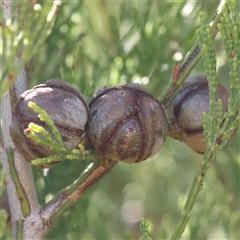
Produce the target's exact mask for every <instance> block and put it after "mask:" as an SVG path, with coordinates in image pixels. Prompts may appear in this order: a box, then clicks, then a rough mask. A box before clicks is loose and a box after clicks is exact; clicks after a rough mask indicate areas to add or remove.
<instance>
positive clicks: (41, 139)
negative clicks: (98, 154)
mask: <svg viewBox="0 0 240 240" xmlns="http://www.w3.org/2000/svg"><path fill="white" fill-rule="evenodd" d="M28 105H29V107H31V108H32V109H34V111H35V112H37V113H39V115H38V117H39V119H40V120H41V121H43V122H45V123H46V124H47V126H48V127H49V128H50V132H48V131H47V130H46V129H45V128H43V127H42V126H39V125H37V124H35V123H32V122H31V123H30V124H29V125H28V129H27V130H25V135H26V136H27V137H29V138H30V139H31V140H32V141H33V142H34V143H35V144H37V145H40V146H47V147H48V148H49V150H50V151H52V152H54V153H56V154H53V155H52V156H49V157H44V158H37V159H35V160H33V161H32V162H31V163H32V164H33V165H38V164H43V163H51V162H56V161H63V160H65V159H68V160H85V159H87V158H88V155H89V151H85V149H84V146H83V145H82V144H79V145H78V147H77V148H76V149H73V150H69V149H67V148H65V147H64V143H63V141H62V137H61V135H60V133H59V131H58V129H57V127H56V126H55V124H54V122H53V121H52V120H51V118H50V117H49V116H48V114H47V113H46V112H45V111H44V110H43V109H42V108H40V107H39V106H37V104H36V103H34V102H29V104H28Z"/></svg>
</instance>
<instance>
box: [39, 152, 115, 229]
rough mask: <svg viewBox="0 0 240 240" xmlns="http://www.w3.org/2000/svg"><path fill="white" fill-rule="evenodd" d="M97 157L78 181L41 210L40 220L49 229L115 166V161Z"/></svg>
mask: <svg viewBox="0 0 240 240" xmlns="http://www.w3.org/2000/svg"><path fill="white" fill-rule="evenodd" d="M98 157H99V158H100V159H97V161H95V163H92V164H90V165H89V166H88V168H87V169H86V170H85V171H84V172H83V173H82V174H81V175H80V177H79V178H78V179H76V180H75V181H74V182H73V183H72V184H71V185H69V186H68V187H67V188H65V189H63V190H62V191H61V192H60V193H58V195H57V196H56V197H55V198H53V199H52V200H51V201H50V202H49V203H48V204H47V205H46V206H45V207H44V208H43V209H42V210H41V218H42V219H44V221H45V222H46V224H47V225H48V226H49V229H50V228H51V227H52V226H53V225H54V224H55V223H56V222H57V221H58V219H59V218H60V217H61V216H62V215H63V213H64V212H66V211H67V210H68V209H70V208H71V207H72V206H73V205H74V203H75V202H76V201H77V200H78V199H79V197H81V196H82V195H83V194H84V193H85V192H86V191H87V190H88V189H89V188H90V187H91V186H92V185H93V184H95V183H96V182H98V181H99V180H100V179H101V178H103V177H104V176H105V175H106V174H107V173H108V172H109V171H110V170H111V169H112V168H113V167H114V166H115V165H116V164H117V162H116V161H112V160H109V159H108V158H106V157H102V156H100V155H98Z"/></svg>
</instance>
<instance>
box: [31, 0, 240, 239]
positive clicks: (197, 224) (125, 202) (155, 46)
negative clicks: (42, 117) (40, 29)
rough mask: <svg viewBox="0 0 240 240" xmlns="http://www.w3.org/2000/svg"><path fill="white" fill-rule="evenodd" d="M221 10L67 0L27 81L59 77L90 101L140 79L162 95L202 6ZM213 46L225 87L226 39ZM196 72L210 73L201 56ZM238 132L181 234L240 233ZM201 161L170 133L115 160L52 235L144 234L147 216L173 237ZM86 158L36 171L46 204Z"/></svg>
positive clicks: (158, 235) (157, 235)
mask: <svg viewBox="0 0 240 240" xmlns="http://www.w3.org/2000/svg"><path fill="white" fill-rule="evenodd" d="M39 4H46V1H39ZM217 6H218V1H211V2H209V1H176V2H171V1H129V2H128V1H127V2H126V1H85V2H83V1H73V2H69V3H68V2H62V5H61V7H60V9H59V11H58V14H57V18H56V20H55V24H54V27H53V31H52V33H51V34H50V35H49V37H48V38H47V40H46V41H45V43H44V45H42V46H41V48H40V49H39V51H38V53H37V54H36V55H35V56H34V58H33V59H32V61H31V62H30V63H29V66H28V67H29V79H30V86H29V87H30V88H31V87H33V86H34V85H36V84H40V83H44V82H45V81H46V80H49V79H62V80H65V81H67V82H69V83H71V84H72V85H74V86H75V87H76V88H77V89H78V90H79V91H80V92H81V93H82V94H83V95H84V96H85V97H86V99H87V101H89V100H90V99H91V97H92V96H93V94H94V93H95V92H96V90H97V89H99V88H101V87H103V86H105V85H107V86H117V85H119V84H124V83H128V82H137V83H140V84H142V85H143V86H144V87H145V88H146V89H147V90H148V91H149V92H150V93H151V94H152V95H153V96H154V97H156V98H157V97H158V96H159V94H160V93H161V91H162V90H163V89H164V87H165V86H166V85H167V83H168V81H169V79H170V76H171V71H172V68H173V66H174V64H175V63H178V62H179V63H181V61H182V59H183V58H184V56H185V55H186V54H187V52H188V51H189V50H190V49H191V47H192V45H193V44H194V43H195V42H196V40H197V39H196V35H195V31H196V29H197V28H198V27H199V18H198V14H199V12H200V11H204V12H205V13H206V23H207V22H210V21H211V19H212V16H213V15H214V12H215V11H216V9H217ZM215 49H216V53H217V58H218V64H217V65H218V66H217V71H218V72H217V75H218V78H219V82H221V83H222V84H224V85H225V86H226V87H228V75H229V66H228V63H227V62H226V57H225V52H224V47H223V44H222V40H221V38H220V37H219V36H217V37H216V41H215ZM192 74H204V71H203V67H202V63H201V62H200V63H199V64H198V65H197V67H196V68H194V69H193V71H192ZM239 137H240V135H239V131H238V133H237V135H236V136H235V138H234V140H233V141H232V142H231V143H230V144H229V145H228V147H227V148H226V149H225V150H224V151H223V152H221V153H219V154H218V155H217V158H216V159H215V160H214V161H213V163H212V165H211V168H210V170H209V172H208V174H207V176H206V178H205V181H204V185H203V190H202V191H201V193H200V194H199V197H198V198H197V202H196V204H195V206H194V209H193V211H192V213H191V219H190V222H189V224H188V226H187V229H186V231H185V232H184V234H183V237H182V239H238V238H239V234H240V233H239V228H240V226H239ZM201 158H202V156H201V155H199V154H196V153H194V152H192V151H191V150H190V149H189V148H188V147H187V146H185V145H184V144H183V143H180V142H178V141H176V140H171V139H167V141H166V143H165V145H164V146H163V147H162V148H161V150H160V151H159V153H158V154H157V155H156V156H154V157H153V158H151V159H149V160H147V161H145V162H142V163H139V164H123V163H119V164H117V166H116V167H115V168H114V169H113V170H112V171H111V172H110V173H109V174H108V175H107V176H106V177H105V178H104V179H103V180H101V181H100V182H99V183H97V184H96V185H95V186H94V187H92V188H91V189H90V190H89V191H88V192H87V193H86V194H85V195H84V196H83V197H82V198H81V199H80V200H79V201H78V202H77V203H76V205H75V206H74V207H73V208H72V209H70V210H69V211H68V212H66V213H65V214H64V215H63V217H62V218H61V219H60V220H59V222H58V223H57V224H56V226H55V227H54V228H53V229H52V230H51V231H50V232H49V234H48V235H47V236H46V239H49V240H50V239H59V240H60V239H64V240H65V239H69V240H70V239H74V240H75V239H139V238H140V237H141V232H140V229H139V220H140V218H141V217H144V218H146V220H147V221H148V222H149V223H150V229H151V236H152V238H153V239H166V238H169V237H170V235H171V233H172V231H173V229H174V227H175V225H176V223H177V221H178V219H179V217H180V214H181V211H182V209H183V206H184V203H185V200H186V197H187V194H188V191H189V188H190V185H191V182H192V180H193V177H194V175H195V173H196V171H197V168H198V166H199V162H200V161H201ZM89 161H90V160H89ZM89 161H86V162H77V161H71V162H70V161H69V162H68V161H65V162H62V163H60V164H58V165H57V166H56V167H53V168H51V169H49V170H44V171H43V170H42V169H39V168H37V167H33V171H34V176H35V183H36V187H37V192H38V196H39V201H40V203H41V204H45V203H46V202H48V201H49V200H50V199H51V198H52V197H53V196H54V195H55V194H56V193H57V192H58V191H60V190H61V189H62V188H63V187H66V186H67V185H68V184H70V183H71V182H72V181H73V180H74V179H76V177H77V176H79V174H80V173H81V172H82V171H83V170H84V168H85V167H86V166H87V165H88V164H89Z"/></svg>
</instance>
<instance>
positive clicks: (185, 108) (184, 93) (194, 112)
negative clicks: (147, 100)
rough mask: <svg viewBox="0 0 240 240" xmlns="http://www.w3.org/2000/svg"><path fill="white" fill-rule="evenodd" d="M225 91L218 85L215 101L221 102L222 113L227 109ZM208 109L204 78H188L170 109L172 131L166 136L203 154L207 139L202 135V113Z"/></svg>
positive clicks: (206, 85) (226, 94) (205, 80)
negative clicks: (219, 100)
mask: <svg viewBox="0 0 240 240" xmlns="http://www.w3.org/2000/svg"><path fill="white" fill-rule="evenodd" d="M228 98H229V94H228V91H227V89H226V88H225V87H224V86H223V85H221V84H218V88H217V92H216V99H221V100H222V108H223V113H224V112H226V111H227V109H228V107H227V106H228ZM208 109H209V86H208V81H207V78H206V77H205V76H202V75H200V76H189V77H187V78H186V80H185V82H184V84H183V86H182V89H181V90H180V92H179V93H178V94H177V95H176V97H175V98H174V100H173V102H172V105H171V108H170V121H171V125H172V127H173V129H172V130H173V131H170V133H168V135H171V137H173V138H175V139H178V140H180V141H183V142H185V143H186V144H187V145H188V146H189V147H190V148H191V149H192V150H193V151H195V152H197V153H201V154H203V153H205V151H206V149H207V139H206V138H205V136H204V135H203V126H202V113H203V112H207V113H208Z"/></svg>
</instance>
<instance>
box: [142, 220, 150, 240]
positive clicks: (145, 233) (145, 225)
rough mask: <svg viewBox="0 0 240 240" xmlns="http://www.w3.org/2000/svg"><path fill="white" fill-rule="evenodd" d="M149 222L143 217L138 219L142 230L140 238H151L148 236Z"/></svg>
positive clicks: (147, 239) (148, 239)
mask: <svg viewBox="0 0 240 240" xmlns="http://www.w3.org/2000/svg"><path fill="white" fill-rule="evenodd" d="M148 228H149V224H148V223H147V222H146V220H145V219H144V218H141V219H140V230H141V232H142V235H143V236H142V240H151V237H150V236H149V229H148Z"/></svg>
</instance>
